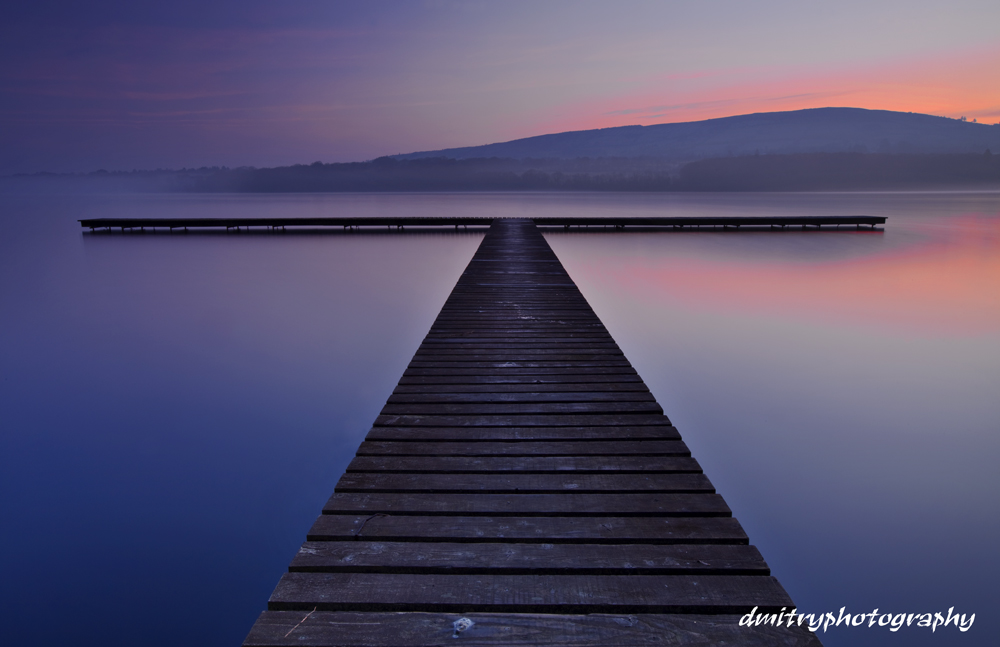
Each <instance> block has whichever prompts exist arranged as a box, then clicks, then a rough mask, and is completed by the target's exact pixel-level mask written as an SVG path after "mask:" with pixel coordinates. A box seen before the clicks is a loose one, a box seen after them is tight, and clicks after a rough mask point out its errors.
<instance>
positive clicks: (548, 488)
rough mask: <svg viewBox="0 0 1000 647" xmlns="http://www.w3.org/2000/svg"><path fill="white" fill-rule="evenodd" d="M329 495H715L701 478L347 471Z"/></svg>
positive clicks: (647, 474)
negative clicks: (366, 493)
mask: <svg viewBox="0 0 1000 647" xmlns="http://www.w3.org/2000/svg"><path fill="white" fill-rule="evenodd" d="M334 492H343V493H347V492H406V493H424V494H436V493H462V494H507V493H511V494H514V493H521V494H564V495H565V496H575V495H577V494H603V493H612V492H614V493H621V494H639V493H646V492H686V493H695V492H708V493H711V492H715V487H713V486H712V483H711V481H709V480H708V477H706V476H705V475H704V474H649V473H636V474H615V473H604V474H579V473H576V472H567V473H566V474H497V473H495V472H485V473H480V474H462V473H458V474H427V473H419V474H412V473H403V474H396V473H386V472H347V473H345V474H344V475H343V476H341V477H340V480H339V481H337V487H336V488H334Z"/></svg>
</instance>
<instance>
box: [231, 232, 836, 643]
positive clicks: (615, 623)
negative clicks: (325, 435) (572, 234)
mask: <svg viewBox="0 0 1000 647" xmlns="http://www.w3.org/2000/svg"><path fill="white" fill-rule="evenodd" d="M754 607H757V609H758V612H760V611H764V612H770V611H774V612H779V611H780V610H782V609H784V610H786V611H787V610H791V609H792V608H793V607H794V604H793V602H792V600H791V599H790V598H789V596H788V594H787V593H786V592H785V590H784V589H783V588H782V586H781V585H780V584H779V583H778V581H777V580H776V579H775V578H774V577H772V576H771V574H770V570H769V569H768V566H767V564H766V562H765V561H764V559H763V558H762V557H761V555H760V553H759V552H758V551H757V549H756V548H754V547H753V546H751V545H750V544H749V541H748V538H747V535H746V534H745V533H744V531H743V529H742V528H741V526H740V524H739V522H738V521H737V520H736V519H734V518H733V516H732V514H731V511H730V509H729V507H728V506H727V505H726V502H725V501H724V500H723V498H722V497H721V496H720V495H719V494H718V493H716V491H715V488H714V487H713V486H712V483H711V481H709V479H708V478H707V477H706V476H705V475H704V474H703V473H702V470H701V467H700V466H699V464H698V462H697V461H696V460H695V459H694V458H692V457H691V454H690V452H689V450H688V448H687V446H686V445H685V444H684V442H683V441H682V440H681V436H680V434H679V433H678V431H677V429H676V428H674V426H673V425H671V423H670V420H669V419H668V418H667V416H665V415H664V413H663V411H662V409H661V408H660V406H659V405H658V404H657V403H656V400H655V399H654V398H653V396H652V394H650V392H649V390H648V389H647V388H646V385H645V384H644V383H643V381H642V379H641V378H640V377H639V376H638V375H637V374H636V371H635V369H634V368H633V367H632V365H631V364H630V363H629V361H628V360H627V359H626V358H625V356H624V355H623V354H622V352H621V350H620V349H619V348H618V345H617V344H616V343H615V341H614V339H612V337H611V335H610V334H609V333H608V331H607V330H606V329H605V327H604V325H603V324H602V323H601V321H600V320H599V319H598V317H597V315H596V314H595V313H594V312H593V310H592V309H591V307H590V305H589V304H588V303H587V301H586V300H585V299H584V297H583V295H582V294H581V293H580V291H579V289H578V288H577V286H576V285H575V284H574V283H573V280H572V279H571V278H570V277H569V275H568V274H567V273H566V271H565V269H563V266H562V264H561V263H560V262H559V260H558V258H556V256H555V254H554V253H553V252H552V250H551V249H550V247H549V245H548V244H547V243H546V242H545V239H544V238H543V237H542V235H541V233H540V232H539V230H538V228H537V227H536V226H535V224H534V223H533V222H532V221H531V220H515V219H501V220H496V221H494V222H493V223H492V226H491V227H490V229H489V231H488V232H487V234H486V236H485V238H484V239H483V242H482V244H481V245H480V247H479V249H478V251H477V252H476V254H475V256H474V257H473V258H472V261H471V262H470V263H469V266H468V267H467V268H466V270H465V272H464V273H463V274H462V276H461V278H460V279H459V281H458V283H457V285H456V286H455V289H454V291H453V292H452V293H451V295H450V296H449V298H448V300H447V302H446V303H445V305H444V307H443V308H442V310H441V313H440V314H439V315H438V317H437V319H436V320H435V322H434V324H433V326H432V327H431V330H430V332H429V333H428V334H427V337H426V338H425V339H424V341H423V343H422V344H421V345H420V347H419V349H418V350H417V352H416V355H415V356H414V357H413V360H412V361H411V362H410V364H409V366H408V368H407V369H406V371H405V372H404V373H403V376H402V379H400V381H399V385H398V386H397V387H396V389H395V390H394V391H393V393H392V395H391V396H390V397H389V400H388V402H387V403H386V405H385V408H384V409H383V410H382V412H381V414H380V415H379V416H378V417H377V419H376V420H375V424H374V426H373V427H372V429H371V430H370V431H369V433H368V435H367V437H366V439H365V441H364V442H363V443H362V444H361V446H360V448H359V449H358V452H357V455H356V457H355V458H354V460H353V461H352V462H351V463H350V465H349V466H348V468H347V471H346V473H345V474H344V475H343V476H342V477H341V479H340V481H339V483H338V484H337V486H336V489H335V491H334V494H333V495H332V497H331V498H330V500H329V501H328V502H327V503H326V505H325V507H324V508H323V513H322V514H321V515H320V517H319V518H318V519H317V520H316V522H315V524H314V525H313V527H312V529H310V530H309V532H308V535H307V536H306V541H305V543H304V544H303V545H302V548H301V549H300V550H299V552H298V554H297V555H296V556H295V557H294V559H293V560H292V562H291V565H290V566H289V570H288V573H286V574H285V575H284V576H282V578H281V580H280V581H279V582H278V585H277V588H276V589H275V590H274V593H273V594H272V595H271V598H270V600H269V602H268V605H267V610H266V611H264V612H263V613H262V614H261V616H260V618H259V619H258V620H257V622H256V624H255V625H254V626H253V628H252V629H251V631H250V634H249V635H248V636H247V638H246V642H245V643H244V645H245V646H247V647H251V646H252V647H265V646H270V647H277V646H287V645H312V646H320V645H323V646H328V647H333V646H337V647H360V646H362V645H363V646H366V647H376V646H377V647H403V646H405V647H420V646H430V645H452V646H454V645H463V644H468V645H493V646H499V645H563V646H566V645H576V646H580V647H583V646H590V647H598V646H600V647H608V646H613V645H621V646H630V647H631V646H636V645H721V644H727V645H759V646H761V647H763V646H768V647H772V646H775V645H803V646H804V645H810V646H814V645H819V641H818V640H817V639H816V637H815V636H814V635H813V634H811V633H809V632H808V631H807V630H806V629H805V627H791V628H788V627H781V626H772V625H762V626H755V627H751V628H748V627H745V626H743V627H741V626H739V622H738V621H739V618H740V617H741V615H742V614H745V613H747V612H749V611H750V610H751V609H752V608H754Z"/></svg>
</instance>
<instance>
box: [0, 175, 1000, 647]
mask: <svg viewBox="0 0 1000 647" xmlns="http://www.w3.org/2000/svg"><path fill="white" fill-rule="evenodd" d="M0 199H2V209H0V218H2V223H3V226H4V229H3V232H4V233H3V236H2V237H0V273H2V274H0V275H2V278H3V280H2V281H0V371H2V379H3V390H2V392H0V409H2V411H3V412H4V431H3V433H2V434H0V493H2V496H3V499H4V501H5V506H6V508H5V514H6V519H7V520H8V525H7V526H6V528H7V529H8V532H5V533H4V534H3V536H2V537H3V538H2V540H0V541H2V542H3V546H2V548H3V550H2V551H0V568H2V575H3V578H4V582H6V583H7V586H5V587H3V592H2V593H0V596H2V600H0V603H2V604H3V605H4V608H5V609H6V610H7V611H8V614H9V615H8V616H7V617H9V618H12V620H10V621H8V622H6V623H4V625H3V626H2V627H0V638H2V639H0V642H3V643H4V644H8V643H9V644H39V645H47V644H57V643H66V642H80V643H84V644H89V643H97V642H100V644H102V645H131V644H134V643H135V641H136V639H135V636H143V638H142V642H143V644H148V645H159V644H162V645H175V644H185V645H200V644H204V645H218V644H237V643H238V642H239V641H240V640H241V639H242V637H243V636H244V635H245V632H246V631H247V629H248V628H249V626H250V624H251V623H252V621H253V619H254V618H255V617H256V614H257V613H258V612H259V611H260V610H261V609H262V608H263V606H264V603H265V600H266V598H267V595H268V594H269V593H270V591H271V589H272V588H273V586H274V583H275V582H276V581H277V578H278V577H279V575H280V573H281V572H282V571H283V570H284V569H285V568H286V566H287V564H288V561H289V559H290V557H291V555H292V553H293V552H294V550H295V549H296V548H297V546H298V544H299V543H300V542H301V540H302V538H303V535H304V533H305V531H306V529H307V528H308V527H309V525H310V524H311V522H312V519H313V518H314V517H315V515H316V514H317V512H318V510H319V508H320V506H321V505H322V503H323V501H324V500H325V498H326V496H328V494H329V493H330V492H331V491H332V489H333V485H334V483H335V482H336V479H337V477H338V476H339V474H340V473H341V472H342V470H343V468H344V466H345V465H346V463H347V461H348V460H349V459H350V457H351V456H352V455H353V453H354V450H355V448H356V446H357V443H358V442H359V441H360V439H361V437H362V436H363V435H364V433H365V431H366V430H367V429H368V427H369V425H370V423H371V421H372V419H374V417H375V415H376V414H377V412H378V410H379V409H380V408H381V406H382V404H383V403H384V401H385V398H386V396H387V394H388V393H389V391H390V390H391V389H392V387H393V385H394V384H395V382H396V381H397V380H398V378H399V375H400V374H401V373H402V370H403V368H404V367H405V365H406V363H407V362H408V361H409V359H410V357H411V356H412V354H413V352H414V350H415V349H416V347H417V345H418V344H419V342H420V340H421V339H422V337H423V336H424V334H425V333H426V330H427V328H428V327H429V326H430V323H431V321H432V320H433V318H434V316H435V315H436V314H437V311H438V309H439V308H440V306H441V304H442V303H443V301H444V299H445V298H446V296H447V294H448V293H449V292H450V290H451V287H452V286H453V285H454V282H455V281H456V280H457V278H458V275H459V273H460V272H461V270H462V269H463V268H464V266H465V264H466V263H467V262H468V259H469V258H470V257H471V255H472V253H473V252H474V250H475V248H476V246H477V245H478V242H479V240H480V239H481V235H482V234H481V233H473V232H471V230H470V233H464V232H462V233H458V234H455V233H454V232H449V233H447V234H445V233H439V234H420V235H410V234H406V235H387V234H358V233H357V232H352V233H344V232H340V233H338V234H325V235H299V234H294V235H293V234H291V232H289V234H288V235H270V234H261V235H257V234H251V235H247V234H245V233H244V234H229V235H226V234H215V235H213V234H198V235H189V236H184V235H182V234H174V235H166V234H164V235H160V234H156V235H149V234H147V235H135V236H128V235H126V236H121V235H115V236H107V235H96V236H89V235H81V233H80V230H79V227H78V225H77V223H76V222H75V221H76V219H79V218H89V217H126V216H136V215H146V216H149V217H171V216H186V217H225V216H227V215H240V216H251V217H253V216H256V217H266V216H280V215H288V216H293V215H294V216H303V217H305V216H322V215H357V216H378V215H398V214H399V213H405V214H410V215H415V216H418V215H419V216H425V215H482V216H491V217H498V216H531V215H540V216H557V215H602V216H603V215H608V214H609V213H610V214H620V215H633V216H641V215H712V214H720V215H721V214H725V215H826V214H849V213H868V214H871V215H886V216H889V224H888V226H887V227H886V230H885V233H884V234H882V235H877V234H876V235H872V234H869V233H853V232H840V233H830V234H826V233H820V234H815V233H793V232H784V233H780V234H779V233H776V234H774V235H770V234H767V233H763V234H751V233H747V232H728V233H721V232H720V233H716V234H713V233H699V234H683V235H674V234H672V233H658V234H641V235H639V234H629V233H620V232H618V233H609V234H607V235H604V234H594V235H578V234H565V233H552V234H547V237H548V239H549V240H550V242H551V243H552V245H553V248H554V249H555V250H556V252H557V254H558V255H559V256H560V258H561V259H562V260H563V262H564V263H565V265H566V267H567V269H568V270H569V272H570V274H571V275H572V276H573V277H574V278H575V279H576V280H577V281H578V283H579V285H580V287H581V289H582V290H583V291H584V294H585V295H586V296H587V298H588V299H589V300H590V301H591V303H592V304H593V305H594V307H595V309H596V310H597V312H598V314H599V315H600V316H601V317H602V319H603V320H604V321H605V323H606V324H607V325H608V326H609V328H610V329H611V330H612V332H613V334H614V335H615V337H616V339H617V340H618V341H619V343H620V344H621V345H622V347H623V349H624V350H625V352H626V354H627V355H628V357H629V358H630V359H631V360H632V362H633V363H634V364H635V365H636V367H637V369H638V370H639V372H640V374H641V375H642V376H643V377H644V378H645V380H646V381H647V383H648V384H649V385H650V387H651V388H652V389H653V391H654V393H655V394H656V396H657V398H658V399H659V400H660V402H661V403H662V404H663V406H664V408H665V410H666V411H667V413H668V414H669V415H670V416H671V418H672V419H673V420H674V421H675V422H676V423H677V424H678V426H679V427H680V429H681V432H682V433H683V434H684V436H685V438H686V439H687V440H688V441H689V444H690V445H691V446H692V449H693V450H694V452H695V456H696V457H697V458H698V459H699V460H700V461H701V463H702V464H703V465H704V467H705V469H706V472H707V474H708V475H709V476H710V477H711V478H712V480H713V482H714V483H715V484H716V486H717V488H718V489H719V491H720V492H721V493H722V494H723V495H724V496H725V497H726V499H727V501H728V502H729V503H730V505H731V506H732V507H733V508H734V510H735V511H736V514H737V516H738V517H739V518H740V520H741V521H742V522H743V524H744V526H745V527H746V529H747V531H748V533H749V534H750V536H751V539H752V540H753V542H754V543H755V544H757V545H758V546H759V547H760V548H761V550H762V552H763V554H764V556H765V558H766V559H767V560H768V561H769V563H770V564H771V566H772V569H773V571H774V573H775V574H776V575H777V576H778V577H779V579H781V581H782V582H783V583H784V584H785V586H786V587H787V588H788V590H789V591H790V593H791V594H792V596H793V598H794V599H795V600H796V601H797V602H798V603H799V604H800V605H801V607H802V608H803V609H804V610H807V611H820V610H823V611H825V610H836V609H838V608H839V607H841V606H844V605H847V606H848V607H850V608H851V610H854V611H855V612H862V611H864V612H867V611H871V609H872V608H873V607H875V606H878V607H880V608H882V609H883V610H899V611H912V612H918V611H922V610H925V609H931V610H936V609H939V608H943V609H947V607H948V606H952V605H956V606H959V607H960V609H959V610H960V611H965V612H968V611H972V612H975V613H977V621H976V625H975V626H974V628H973V629H972V631H970V632H969V634H963V635H961V636H958V637H956V635H955V633H954V632H951V633H948V634H942V633H941V632H940V630H939V631H938V632H937V633H936V634H935V635H934V636H932V637H930V638H928V637H926V636H923V635H921V634H917V633H914V632H910V633H906V634H905V635H904V633H903V632H900V634H893V635H890V634H888V633H887V632H885V631H883V632H877V631H875V630H869V631H866V632H865V633H861V632H860V630H855V631H852V632H851V633H844V632H841V633H839V634H833V633H831V634H827V636H826V637H825V638H824V640H825V642H826V643H827V644H829V645H847V644H897V643H898V644H907V645H914V644H921V643H920V641H921V640H923V644H935V645H945V644H948V645H951V644H970V645H971V644H982V642H983V640H982V636H984V635H986V632H987V631H990V628H991V626H992V618H993V612H992V609H993V608H995V607H996V606H997V602H1000V600H998V596H997V594H996V593H995V592H994V589H993V582H994V581H995V579H996V577H997V575H998V574H1000V573H998V568H997V567H998V559H997V557H996V556H995V550H994V548H993V547H994V546H995V545H996V543H997V540H998V539H1000V537H998V535H1000V532H998V531H1000V527H998V526H1000V521H998V515H997V494H996V493H997V492H998V491H1000V479H998V477H997V470H996V469H995V463H996V461H997V458H998V451H997V450H998V446H997V442H998V441H997V433H996V432H997V422H996V421H997V420H998V419H1000V405H998V403H997V402H998V399H997V398H996V395H995V391H996V385H997V384H998V383H1000V334H998V333H1000V330H998V328H1000V316H998V315H1000V310H998V302H997V298H998V295H1000V290H998V289H997V288H998V287H1000V286H998V277H1000V272H998V271H997V270H998V269H1000V267H998V260H997V259H998V253H997V252H998V245H1000V242H998V239H1000V237H998V235H997V234H998V226H997V222H998V219H1000V197H998V196H997V194H828V195H821V194H801V195H794V194H782V195H753V196H747V195H710V196H692V195H689V196H663V195H607V194H602V195H592V194H591V195H587V194H574V195H555V194H539V195H532V194H521V195H509V194H507V195H504V194H501V195H475V194H459V195H416V196H413V195H388V196H387V195H382V196H379V195H343V196H339V195H332V196H330V195H304V196H247V195H243V196H87V197H74V196H59V197H31V196H7V197H3V198H0ZM53 591H58V598H56V597H53ZM57 599H58V600H59V601H66V600H70V601H72V603H71V604H68V603H67V604H61V603H60V604H61V606H60V614H61V615H60V618H59V619H58V620H55V621H54V620H52V609H53V606H52V605H53V604H54V600H57ZM196 608H209V609H212V610H213V611H212V613H211V614H209V615H207V616H196V615H195V614H192V613H191V609H196ZM109 617H113V618H114V620H113V622H114V625H115V631H113V632H109V631H108V623H109V620H108V618H109ZM98 636H100V638H99V639H98Z"/></svg>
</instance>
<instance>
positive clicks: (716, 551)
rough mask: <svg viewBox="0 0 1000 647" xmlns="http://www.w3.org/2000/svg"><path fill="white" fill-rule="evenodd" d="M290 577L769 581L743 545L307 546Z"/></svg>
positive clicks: (295, 560)
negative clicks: (678, 577)
mask: <svg viewBox="0 0 1000 647" xmlns="http://www.w3.org/2000/svg"><path fill="white" fill-rule="evenodd" d="M288 570H289V571H290V572H293V573H397V574H403V573H406V574H410V575H416V574H438V575H473V574H477V573H498V574H505V575H531V574H533V573H534V574H538V575H683V574H690V573H695V574H701V575H770V574H771V571H770V569H769V568H768V567H767V564H766V563H765V562H764V558H763V557H761V556H760V553H759V552H758V551H757V549H756V548H754V547H753V546H748V545H737V544H730V545H692V544H672V545H671V544H660V545H656V544H626V545H623V544H550V543H534V544H527V543H521V544H510V543H483V544H468V543H451V542H421V543H418V542H391V541H390V542H387V541H374V542H373V541H371V540H368V541H309V542H306V543H305V544H303V545H302V547H301V548H300V549H299V552H298V554H296V555H295V557H294V558H293V559H292V563H291V565H290V566H289V568H288Z"/></svg>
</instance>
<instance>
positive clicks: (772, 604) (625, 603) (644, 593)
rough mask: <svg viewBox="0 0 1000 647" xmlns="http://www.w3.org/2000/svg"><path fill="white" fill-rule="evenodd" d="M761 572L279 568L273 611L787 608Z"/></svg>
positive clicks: (776, 588) (782, 593) (777, 589)
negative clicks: (404, 572) (415, 572)
mask: <svg viewBox="0 0 1000 647" xmlns="http://www.w3.org/2000/svg"><path fill="white" fill-rule="evenodd" d="M793 606H795V605H794V604H792V601H791V599H790V598H789V597H788V594H787V593H785V591H784V589H782V588H781V585H780V584H778V581H777V580H775V579H774V578H773V577H769V576H761V575H581V576H578V575H497V574H480V575H395V574H383V573H285V574H284V575H283V576H282V577H281V581H279V582H278V586H277V587H276V588H275V589H274V593H272V594H271V598H270V600H268V609H270V610H272V611H291V610H305V611H308V610H310V609H318V610H323V611H430V612H433V611H437V612H452V613H454V612H461V613H473V612H491V611H493V612H511V613H747V612H748V611H750V609H751V608H753V607H758V609H759V611H763V612H769V611H775V612H777V611H778V610H779V609H780V608H781V607H786V608H789V609H790V608H792V607H793Z"/></svg>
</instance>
